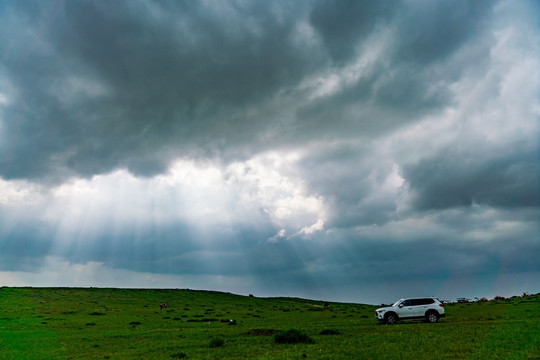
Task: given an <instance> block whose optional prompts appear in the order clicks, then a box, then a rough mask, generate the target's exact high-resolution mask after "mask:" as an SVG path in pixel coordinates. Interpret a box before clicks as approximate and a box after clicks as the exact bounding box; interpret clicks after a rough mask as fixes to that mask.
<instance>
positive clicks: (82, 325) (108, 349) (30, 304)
mask: <svg viewBox="0 0 540 360" xmlns="http://www.w3.org/2000/svg"><path fill="white" fill-rule="evenodd" d="M161 302H167V304H168V308H167V309H164V310H160V308H159V304H160V303H161ZM327 305H328V306H325V304H324V302H320V301H312V300H304V299H292V298H257V297H247V296H238V295H233V294H227V293H218V292H208V291H194V290H135V289H133V290H131V289H79V288H0V359H17V360H20V359H181V358H185V359H304V358H306V359H540V348H539V343H540V295H539V294H537V295H532V296H527V297H520V298H515V299H511V300H509V301H499V302H494V301H490V302H486V303H468V304H449V305H446V312H447V314H448V316H447V317H446V318H444V319H441V320H440V321H439V323H437V324H427V323H421V322H410V323H400V324H397V325H392V326H390V325H379V324H378V323H377V322H376V321H375V319H374V316H373V311H374V309H375V308H376V306H372V305H362V304H343V303H329V304H327ZM231 320H233V321H231ZM290 329H297V330H299V331H300V332H301V333H302V334H304V335H306V336H307V337H308V338H309V339H310V340H312V341H310V342H311V343H299V344H288V343H285V344H281V343H277V342H276V341H275V332H276V331H278V330H290Z"/></svg>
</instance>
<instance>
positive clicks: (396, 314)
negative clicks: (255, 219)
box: [375, 297, 446, 324]
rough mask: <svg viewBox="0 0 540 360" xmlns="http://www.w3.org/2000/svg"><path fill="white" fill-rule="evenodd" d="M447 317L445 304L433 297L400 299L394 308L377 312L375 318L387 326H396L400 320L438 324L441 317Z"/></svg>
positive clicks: (390, 307) (381, 309)
mask: <svg viewBox="0 0 540 360" xmlns="http://www.w3.org/2000/svg"><path fill="white" fill-rule="evenodd" d="M445 316H446V313H445V312H444V305H443V303H442V302H440V301H439V299H437V298H433V297H429V298H409V299H399V300H398V301H396V302H395V303H394V305H392V306H389V307H383V308H380V309H377V310H375V318H376V319H377V320H379V321H380V322H381V323H386V324H395V323H397V322H398V321H399V320H426V321H427V322H430V323H436V322H437V321H439V318H440V317H445Z"/></svg>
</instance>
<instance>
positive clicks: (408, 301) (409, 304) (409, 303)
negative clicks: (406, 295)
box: [401, 300, 411, 306]
mask: <svg viewBox="0 0 540 360" xmlns="http://www.w3.org/2000/svg"><path fill="white" fill-rule="evenodd" d="M401 305H403V306H411V300H403V302H402V303H401Z"/></svg>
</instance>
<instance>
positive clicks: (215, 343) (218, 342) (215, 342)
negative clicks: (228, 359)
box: [209, 337, 225, 348]
mask: <svg viewBox="0 0 540 360" xmlns="http://www.w3.org/2000/svg"><path fill="white" fill-rule="evenodd" d="M223 345H225V340H223V338H220V337H215V338H212V339H211V340H210V344H209V346H210V347H211V348H216V347H222V346H223Z"/></svg>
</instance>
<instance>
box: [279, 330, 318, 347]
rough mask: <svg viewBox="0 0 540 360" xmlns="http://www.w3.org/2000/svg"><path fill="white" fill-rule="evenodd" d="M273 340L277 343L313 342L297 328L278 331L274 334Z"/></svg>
mask: <svg viewBox="0 0 540 360" xmlns="http://www.w3.org/2000/svg"><path fill="white" fill-rule="evenodd" d="M274 341H275V342H276V343H278V344H299V343H302V344H313V343H314V342H315V341H313V339H312V338H310V337H309V336H308V335H307V334H306V333H304V332H303V331H301V330H297V329H290V330H282V331H278V332H277V333H276V334H275V335H274Z"/></svg>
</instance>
